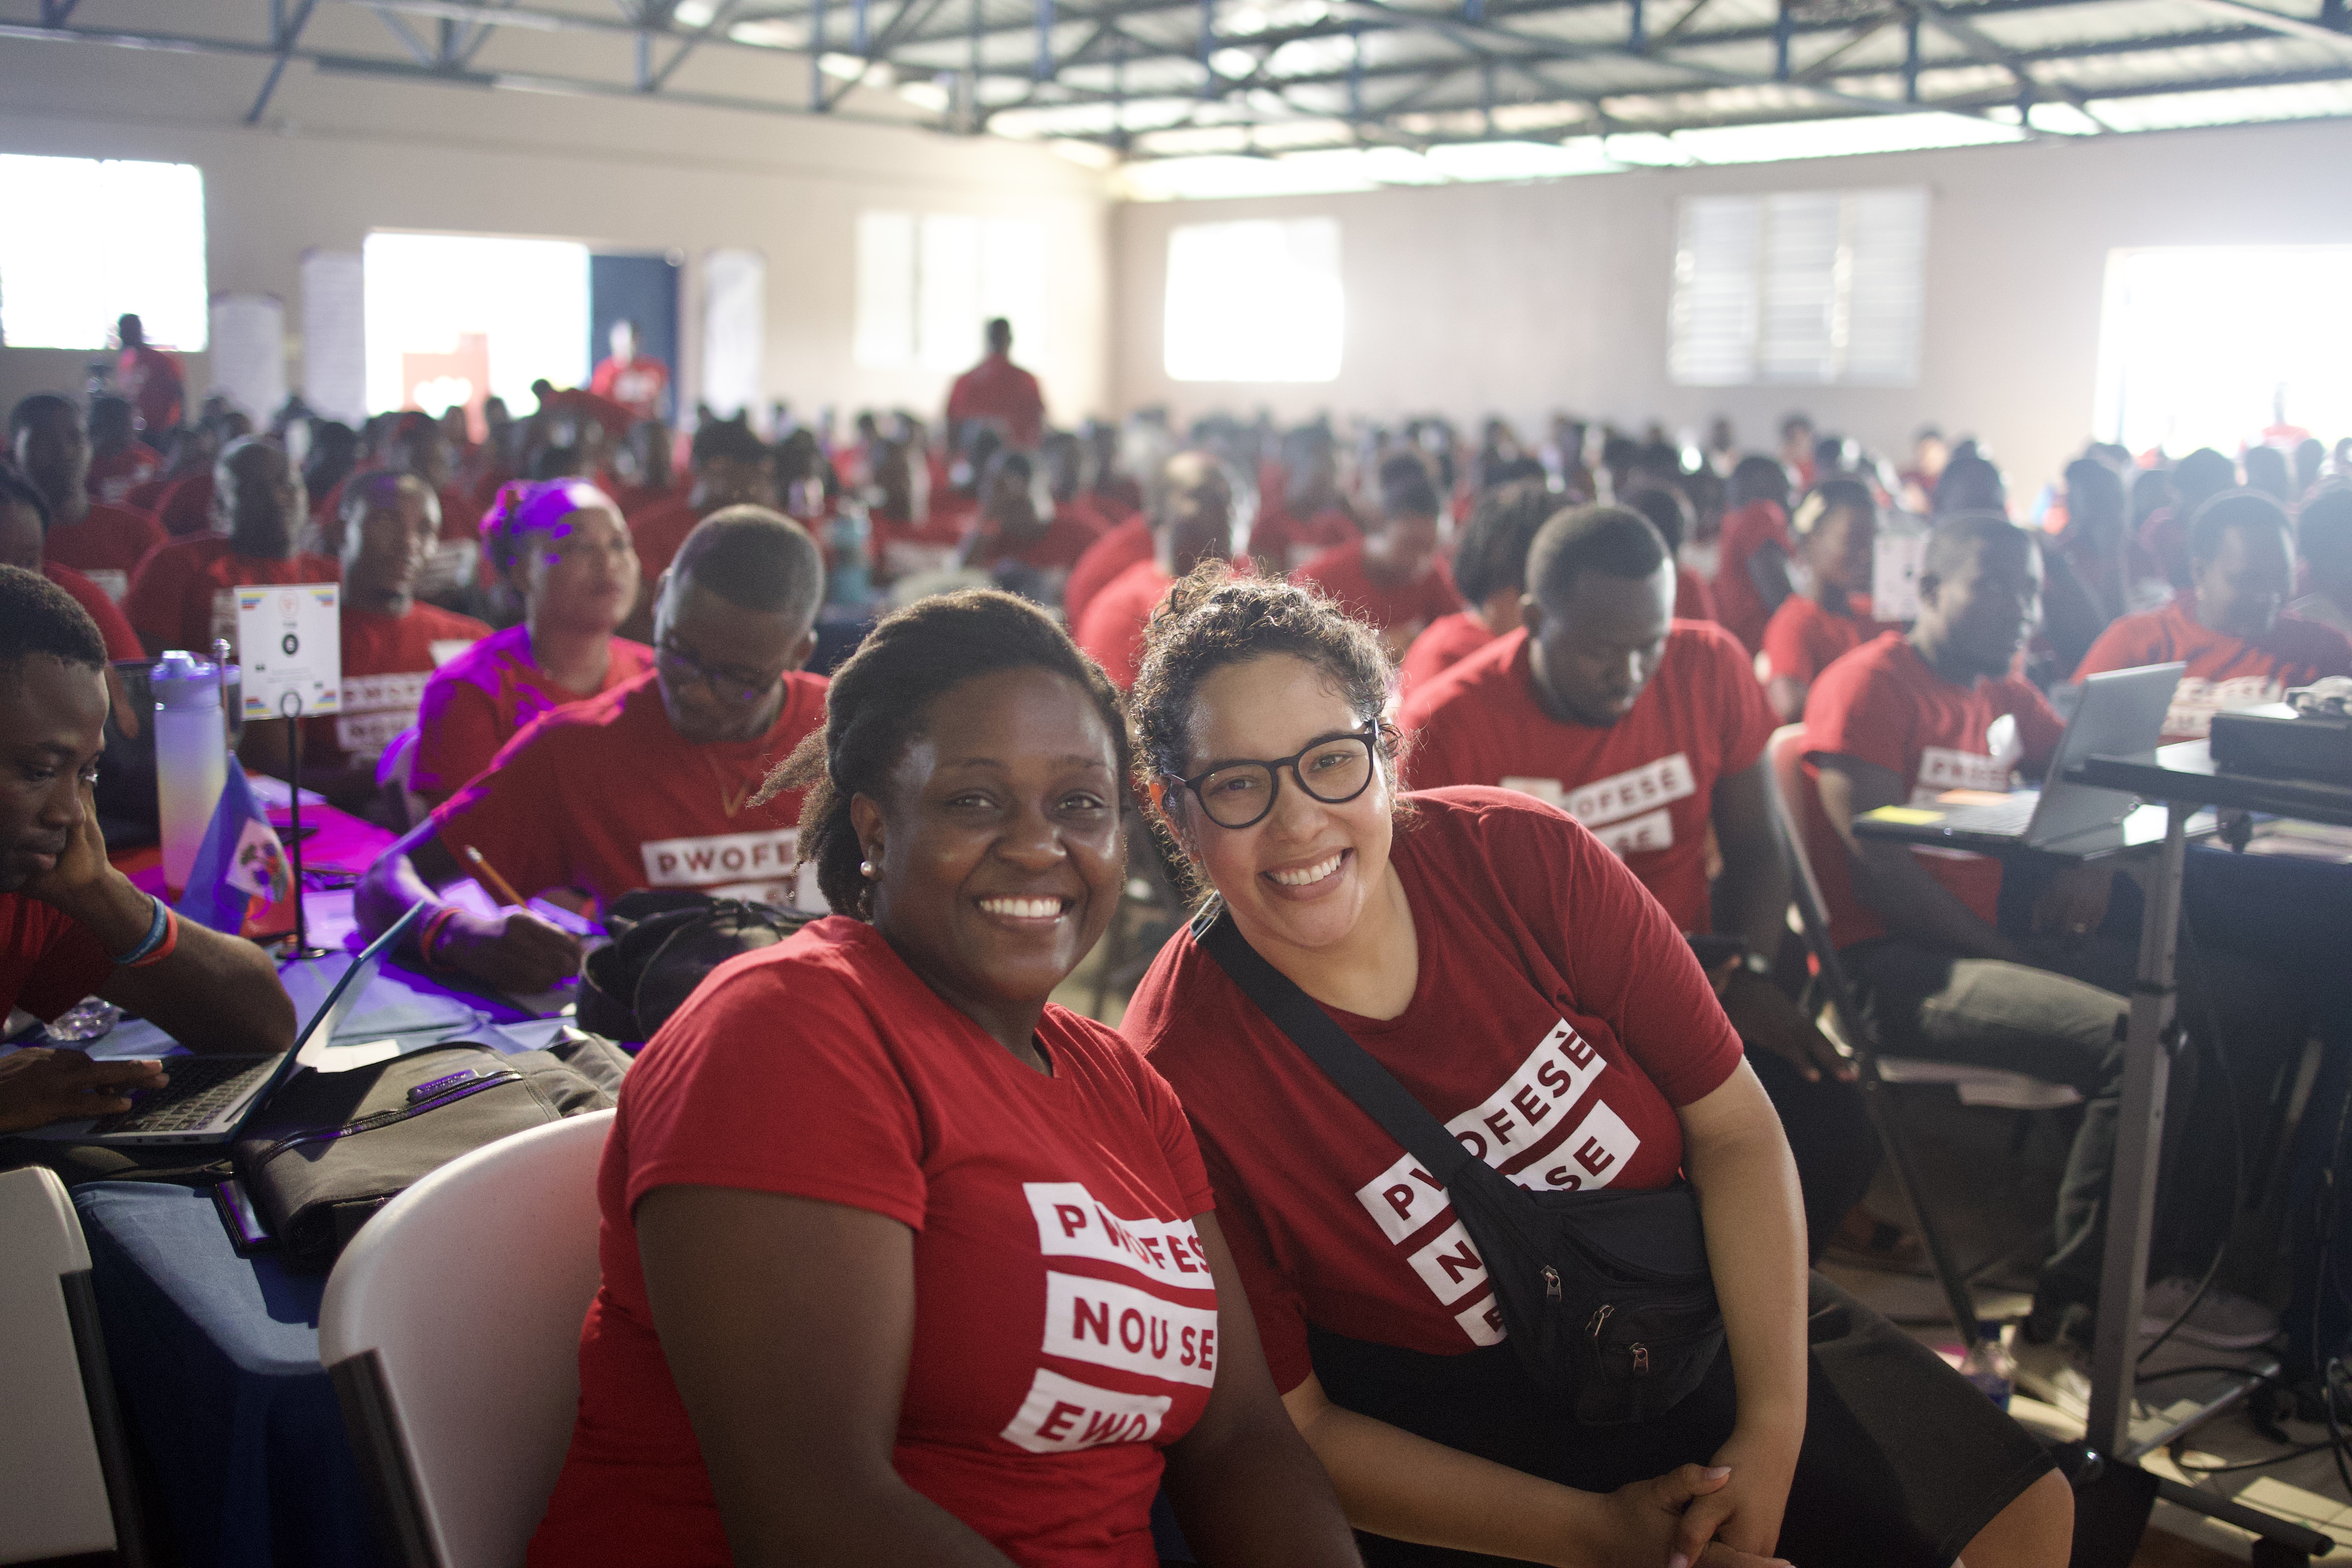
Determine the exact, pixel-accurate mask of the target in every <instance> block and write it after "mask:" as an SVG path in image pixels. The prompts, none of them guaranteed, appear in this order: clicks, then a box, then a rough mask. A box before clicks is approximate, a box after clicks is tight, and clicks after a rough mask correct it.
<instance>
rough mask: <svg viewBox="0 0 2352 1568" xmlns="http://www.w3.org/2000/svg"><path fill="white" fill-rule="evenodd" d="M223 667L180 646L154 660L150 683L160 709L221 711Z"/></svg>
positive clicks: (149, 675) (156, 704)
mask: <svg viewBox="0 0 2352 1568" xmlns="http://www.w3.org/2000/svg"><path fill="white" fill-rule="evenodd" d="M220 676H221V671H220V667H219V666H218V665H215V664H208V663H206V662H205V660H203V659H200V658H196V656H195V655H194V654H192V653H187V652H184V651H183V650H182V649H179V648H173V649H172V650H171V651H170V652H168V653H166V654H164V656H163V658H160V659H158V660H156V661H155V668H152V669H151V670H149V671H148V672H147V684H148V686H149V687H150V688H151V689H152V690H153V691H154V693H155V706H156V708H157V709H159V710H161V709H170V710H173V711H176V712H201V711H203V710H206V709H210V710H212V711H214V712H215V713H217V712H219V711H220V705H221V694H220Z"/></svg>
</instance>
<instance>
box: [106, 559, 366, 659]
mask: <svg viewBox="0 0 2352 1568" xmlns="http://www.w3.org/2000/svg"><path fill="white" fill-rule="evenodd" d="M342 576H343V569H342V566H341V563H338V562H336V561H334V560H331V559H330V558H329V557H327V556H324V555H310V554H298V555H296V556H295V557H294V558H293V559H292V560H290V561H278V560H265V559H263V558H262V557H260V556H256V555H239V554H237V553H236V552H234V551H233V550H231V549H230V548H229V542H228V540H227V539H226V537H224V536H223V535H221V534H217V533H206V534H201V535H199V536H197V537H195V538H193V539H174V540H170V541H167V542H164V543H162V544H158V545H157V546H156V547H155V548H154V549H152V550H151V551H149V552H147V558H146V559H145V560H143V561H142V562H140V563H139V570H138V572H137V573H136V574H133V575H132V577H131V596H130V597H129V598H127V599H125V600H124V601H123V602H122V608H123V613H124V614H126V615H128V616H130V617H131V626H132V628H133V629H135V630H136V631H137V632H138V633H139V640H140V641H141V642H143V643H145V644H146V645H147V647H149V648H150V649H151V650H152V651H153V652H155V653H157V654H161V653H163V651H164V650H165V649H167V648H175V647H176V648H185V649H187V650H188V651H189V652H190V653H203V652H205V650H206V649H208V648H210V647H212V646H213V639H214V638H215V637H226V639H227V640H228V641H229V642H230V643H231V644H235V643H236V595H234V594H233V593H231V592H230V590H231V589H234V588H238V587H245V586H250V585H253V584H264V583H270V584H275V583H340V582H341V581H342Z"/></svg>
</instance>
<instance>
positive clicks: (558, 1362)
mask: <svg viewBox="0 0 2352 1568" xmlns="http://www.w3.org/2000/svg"><path fill="white" fill-rule="evenodd" d="M612 1124H613V1112H611V1111H609V1110H599V1111H593V1112H591V1113H589V1114H587V1115H584V1116H574V1117H571V1118H569V1119H567V1120H565V1121H557V1122H553V1123H551V1124H550V1125H548V1126H545V1127H535V1128H532V1129H531V1130H530V1131H528V1132H519V1133H516V1134H515V1135H514V1136H512V1137H510V1138H502V1139H500V1140H499V1141H498V1142H495V1143H490V1144H486V1145H485V1146H483V1147H482V1148H479V1149H477V1150H475V1151H474V1152H472V1153H470V1154H467V1155H466V1156H465V1157H463V1158H462V1159H457V1160H453V1161H451V1162H450V1163H448V1164H446V1165H444V1166H443V1167H441V1169H439V1170H437V1171H436V1172H434V1173H432V1174H431V1175H429V1176H427V1177H425V1179H424V1180H423V1181H421V1182H419V1183H417V1184H416V1185H415V1186H413V1187H411V1188H409V1189H408V1191H406V1192H404V1193H403V1194H400V1196H398V1197H397V1198H394V1200H393V1201H392V1202H391V1203H389V1204H387V1205H384V1208H383V1212H382V1213H380V1214H378V1215H376V1216H375V1217H374V1218H373V1219H371V1220H370V1221H368V1223H367V1225H366V1226H364V1227H362V1229H361V1231H360V1233H359V1234H358V1235H357V1236H356V1237H352V1244H351V1245H350V1246H349V1247H346V1248H345V1249H344V1250H343V1255H342V1257H341V1258H339V1259H337V1260H336V1263H335V1270H334V1272H333V1273H332V1274H331V1275H330V1276H329V1277H328V1279H327V1294H326V1300H325V1301H324V1303H323V1304H322V1306H321V1307H320V1317H319V1359H320V1361H321V1362H323V1363H325V1364H326V1367H327V1371H328V1372H329V1373H330V1374H331V1376H332V1377H333V1378H334V1383H335V1394H336V1396H337V1397H338V1398H339V1399H340V1400H341V1404H342V1406H343V1421H344V1425H345V1426H346V1427H347V1428H348V1429H349V1430H350V1432H351V1435H352V1449H353V1450H354V1451H355V1452H356V1453H357V1455H358V1456H359V1460H360V1468H361V1470H362V1473H363V1474H364V1475H365V1477H366V1479H367V1482H368V1488H369V1492H370V1495H371V1497H372V1499H373V1501H374V1503H375V1505H376V1508H377V1510H378V1513H379V1516H380V1519H381V1521H382V1523H383V1528H384V1532H385V1539H386V1544H387V1545H388V1546H389V1547H390V1549H391V1552H392V1555H393V1558H394V1561H395V1562H396V1563H400V1564H401V1565H402V1568H515V1564H518V1563H521V1562H522V1560H523V1552H524V1550H525V1548H526V1547H528V1545H529V1544H530V1537H531V1532H532V1531H533V1530H535V1529H536V1528H537V1527H538V1525H539V1521H540V1516H541V1514H542V1513H543V1512H545V1511H546V1508H547V1499H548V1494H549V1493H550V1492H551V1491H552V1490H554V1488H555V1478H556V1475H557V1472H558V1471H560V1470H561V1469H562V1466H563V1455H564V1450H565V1449H566V1447H569V1445H570V1443H571V1440H572V1415H573V1413H574V1409H575V1406H576V1405H578V1403H579V1397H580V1373H579V1362H578V1357H579V1350H580V1325H581V1320H582V1319H583V1317H584V1316H585V1315H586V1313H587V1310H588V1302H589V1300H590V1299H591V1298H592V1297H593V1296H594V1295H595V1293H596V1282H597V1264H596V1235H597V1208H596V1165H597V1162H598V1160H599V1159H600V1158H601V1157H602V1156H603V1153H604V1137H605V1134H606V1132H607V1131H610V1130H611V1127H612Z"/></svg>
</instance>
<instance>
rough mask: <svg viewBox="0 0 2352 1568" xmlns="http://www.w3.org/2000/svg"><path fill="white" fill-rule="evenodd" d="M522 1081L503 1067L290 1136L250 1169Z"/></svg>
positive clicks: (260, 1156) (256, 1159)
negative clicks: (402, 1102) (414, 1099)
mask: <svg viewBox="0 0 2352 1568" xmlns="http://www.w3.org/2000/svg"><path fill="white" fill-rule="evenodd" d="M521 1081H522V1074H520V1073H519V1072H517V1071H515V1070H514V1069H513V1068H500V1069H499V1070H498V1071H497V1072H493V1073H485V1074H484V1075H482V1076H481V1077H479V1078H469V1079H465V1080H464V1081H462V1082H459V1083H455V1084H452V1085H451V1086H450V1087H449V1088H448V1089H447V1090H446V1091H445V1092H443V1093H441V1094H438V1095H436V1096H435V1097H434V1098H432V1099H431V1100H422V1101H420V1102H418V1103H417V1104H415V1105H401V1106H394V1108H393V1109H391V1110H379V1111H377V1112H376V1113H375V1114H374V1115H373V1116H362V1117H361V1118H360V1119H359V1120H357V1121H346V1122H344V1123H343V1124H342V1125H341V1126H340V1127H321V1128H318V1129H316V1130H314V1131H309V1132H297V1133H295V1134H293V1135H292V1136H291V1137H288V1138H280V1139H279V1140H278V1142H275V1143H272V1144H271V1145H270V1146H269V1147H268V1148H267V1149H264V1150H263V1151H262V1152H260V1153H258V1154H256V1155H255V1156H254V1157H253V1162H252V1164H251V1166H250V1167H249V1169H251V1170H254V1171H258V1170H260V1169H261V1167H262V1166H264V1165H266V1164H268V1163H269V1162H270V1161H272V1160H275V1159H276V1158H278V1155H280V1154H283V1153H285V1152H287V1151H288V1150H289V1149H299V1148H300V1147H301V1146H302V1145H303V1144H305V1143H323V1142H331V1141H332V1140H334V1139H338V1138H348V1137H350V1136H351V1135H352V1133H354V1132H373V1131H375V1130H376V1129H377V1128H379V1127H389V1126H391V1125H392V1124H393V1123H394V1122H395V1121H407V1120H408V1119H409V1118H410V1117H412V1116H421V1115H423V1114H424V1113H425V1111H428V1110H434V1109H436V1108H437V1107H440V1106H444V1105H447V1104H450V1103H452V1102H453V1101H456V1100H463V1099H465V1098H466V1097H467V1096H468V1095H474V1094H479V1093H481V1092H482V1090H484V1089H496V1088H497V1087H498V1086H499V1085H500V1084H504V1083H520V1082H521Z"/></svg>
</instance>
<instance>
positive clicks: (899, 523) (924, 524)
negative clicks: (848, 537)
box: [866, 503, 971, 572]
mask: <svg viewBox="0 0 2352 1568" xmlns="http://www.w3.org/2000/svg"><path fill="white" fill-rule="evenodd" d="M970 520H971V507H970V504H969V503H966V504H965V505H964V506H962V507H961V508H960V509H959V508H957V507H954V506H941V505H938V504H935V505H934V506H933V507H932V508H931V510H930V514H929V516H928V517H926V518H925V519H924V520H923V521H921V522H914V521H908V519H906V518H903V517H892V516H891V515H890V514H889V513H887V512H886V511H883V510H879V509H878V508H877V510H874V511H871V512H868V513H867V514H866V535H867V539H868V542H869V543H868V548H869V549H870V551H871V552H872V555H873V561H874V570H876V571H877V572H890V571H894V570H896V569H897V568H896V566H895V565H894V563H892V562H891V560H890V546H892V545H894V544H917V545H920V546H922V547H923V548H924V549H926V550H953V549H954V548H955V547H956V546H957V545H959V544H961V543H962V542H963V525H964V524H965V522H967V521H970Z"/></svg>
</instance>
